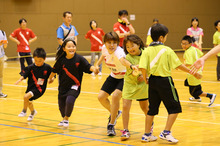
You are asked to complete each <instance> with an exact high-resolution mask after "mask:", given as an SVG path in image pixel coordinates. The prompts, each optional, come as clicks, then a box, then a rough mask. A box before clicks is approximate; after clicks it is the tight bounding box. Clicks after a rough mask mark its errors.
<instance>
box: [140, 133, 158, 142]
mask: <svg viewBox="0 0 220 146" xmlns="http://www.w3.org/2000/svg"><path fill="white" fill-rule="evenodd" d="M156 140H157V137H156V136H153V135H152V134H151V135H150V136H147V135H145V134H144V135H143V136H142V138H141V142H150V141H156Z"/></svg>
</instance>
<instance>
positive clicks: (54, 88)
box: [3, 84, 220, 125]
mask: <svg viewBox="0 0 220 146" xmlns="http://www.w3.org/2000/svg"><path fill="white" fill-rule="evenodd" d="M4 85H6V86H14V87H26V86H22V85H11V84H4ZM47 89H48V90H57V87H53V88H47ZM82 93H89V94H98V93H96V92H85V91H82ZM3 99H4V100H14V101H21V102H23V100H22V99H13V98H3ZM180 102H186V103H197V104H207V105H208V104H209V103H203V102H199V103H198V102H191V101H180ZM35 103H41V104H48V105H56V106H57V105H58V104H57V103H48V102H39V101H35ZM213 106H220V104H213ZM75 108H81V109H89V110H97V111H105V112H106V110H105V109H99V108H89V107H81V106H75ZM130 114H133V115H144V114H139V113H130ZM157 117H159V118H167V117H166V116H157ZM178 120H181V121H188V122H195V123H202V124H213V125H220V123H213V122H206V121H198V120H190V119H180V118H178Z"/></svg>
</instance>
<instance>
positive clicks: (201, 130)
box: [0, 53, 220, 146]
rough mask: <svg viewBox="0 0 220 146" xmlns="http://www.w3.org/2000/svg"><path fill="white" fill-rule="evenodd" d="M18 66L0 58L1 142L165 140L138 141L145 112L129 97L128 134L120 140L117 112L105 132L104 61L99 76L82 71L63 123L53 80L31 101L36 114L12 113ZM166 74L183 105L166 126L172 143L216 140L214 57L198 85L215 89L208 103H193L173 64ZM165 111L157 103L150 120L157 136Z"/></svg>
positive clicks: (19, 98)
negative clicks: (0, 73)
mask: <svg viewBox="0 0 220 146" xmlns="http://www.w3.org/2000/svg"><path fill="white" fill-rule="evenodd" d="M182 55H183V54H182V53H178V56H179V57H180V58H181V60H182ZM46 62H47V63H49V64H51V65H53V64H54V61H50V60H46ZM19 70H20V66H19V62H18V61H8V62H5V69H4V86H3V92H4V93H5V94H8V97H7V98H1V99H0V130H1V132H0V145H2V146H13V145H22V146H26V145H32V146H33V145H38V146H39V145H47V146H48V145H52V146H54V145H56V146H66V145H80V146H82V145H95V146H97V145H105V146H108V145H112V146H113V145H115V146H117V145H143V146H144V145H148V146H155V145H159V146H162V145H167V144H169V143H168V142H166V141H164V140H161V139H159V138H158V140H157V141H155V142H150V143H141V136H142V135H143V133H144V120H145V117H144V114H143V113H142V111H141V109H140V108H139V104H138V102H136V101H133V104H132V108H131V112H130V123H129V130H130V132H131V137H130V139H129V140H127V141H121V140H120V135H121V132H120V130H122V129H123V125H122V118H121V117H120V118H119V119H118V121H117V125H116V132H117V135H116V136H115V137H109V136H106V131H107V130H106V126H107V121H108V116H109V113H108V112H107V110H105V109H104V108H103V107H102V106H101V104H100V103H99V102H98V100H97V96H98V93H99V90H100V88H101V86H102V84H103V82H104V81H105V79H106V77H107V76H108V74H109V70H108V69H107V68H106V67H105V65H104V66H103V75H102V76H96V77H93V76H91V75H89V74H85V75H84V78H83V83H82V92H81V94H80V96H79V97H78V99H77V100H76V103H75V107H74V110H73V113H72V116H71V118H70V126H69V128H68V129H63V128H59V127H57V124H58V123H59V122H60V121H61V120H62V118H61V116H60V112H59V110H58V104H57V93H58V92H57V86H58V83H57V80H56V81H55V82H54V83H53V84H49V85H48V88H47V90H46V92H45V94H44V95H43V96H42V97H41V98H40V99H38V100H36V101H35V102H34V107H35V109H36V110H37V111H38V114H37V115H36V116H35V118H34V120H33V121H32V122H27V116H26V117H23V118H19V117H18V114H19V113H20V112H21V110H22V107H23V96H24V93H25V90H26V82H22V83H20V84H19V85H14V83H15V82H16V81H17V80H18V79H19V77H20V76H19V74H18V73H19ZM172 76H173V79H174V82H175V86H176V88H177V91H178V93H179V97H180V100H181V105H182V109H183V113H181V114H179V116H178V118H177V120H176V122H175V124H174V126H173V129H172V134H173V135H174V137H175V138H177V139H178V140H179V143H178V144H176V145H181V146H182V145H184V146H191V145H192V146H203V145H204V146H206V145H212V146H214V145H220V144H219V143H220V134H219V132H220V130H219V129H220V90H219V89H220V82H218V81H216V58H215V57H212V58H211V59H209V60H208V61H207V62H206V64H205V68H204V72H203V79H202V87H203V91H204V92H208V93H215V94H217V98H216V100H215V103H214V104H213V106H212V107H207V105H208V103H209V99H208V98H205V97H203V98H202V102H201V103H193V102H190V101H189V100H188V98H189V97H190V94H189V92H188V88H186V87H184V85H183V83H184V80H185V78H186V73H184V72H182V71H177V70H173V73H172ZM121 103H122V102H121ZM27 113H28V115H29V114H30V111H29V110H28V112H27ZM166 117H167V112H166V109H165V108H164V106H163V104H161V107H160V113H159V115H158V116H156V117H155V120H154V122H155V124H154V135H155V136H157V137H158V135H159V134H160V132H161V131H162V130H163V129H164V126H165V123H166Z"/></svg>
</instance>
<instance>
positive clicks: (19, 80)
mask: <svg viewBox="0 0 220 146" xmlns="http://www.w3.org/2000/svg"><path fill="white" fill-rule="evenodd" d="M23 79H24V77H23V76H21V77H20V79H18V80H17V81H16V82H15V85H18V84H19V83H20V82H21V81H22V80H23Z"/></svg>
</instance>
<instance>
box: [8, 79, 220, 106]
mask: <svg viewBox="0 0 220 146" xmlns="http://www.w3.org/2000/svg"><path fill="white" fill-rule="evenodd" d="M178 80H181V79H178ZM4 86H13V87H23V88H26V87H27V86H23V85H12V84H4ZM47 90H54V91H57V90H58V88H57V87H52V88H47ZM81 93H88V94H97V95H98V94H99V93H98V92H87V91H81ZM180 102H185V103H196V104H206V105H208V104H209V103H206V102H193V101H185V100H180ZM215 106H220V104H215V103H214V104H213V105H212V106H211V107H215Z"/></svg>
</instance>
